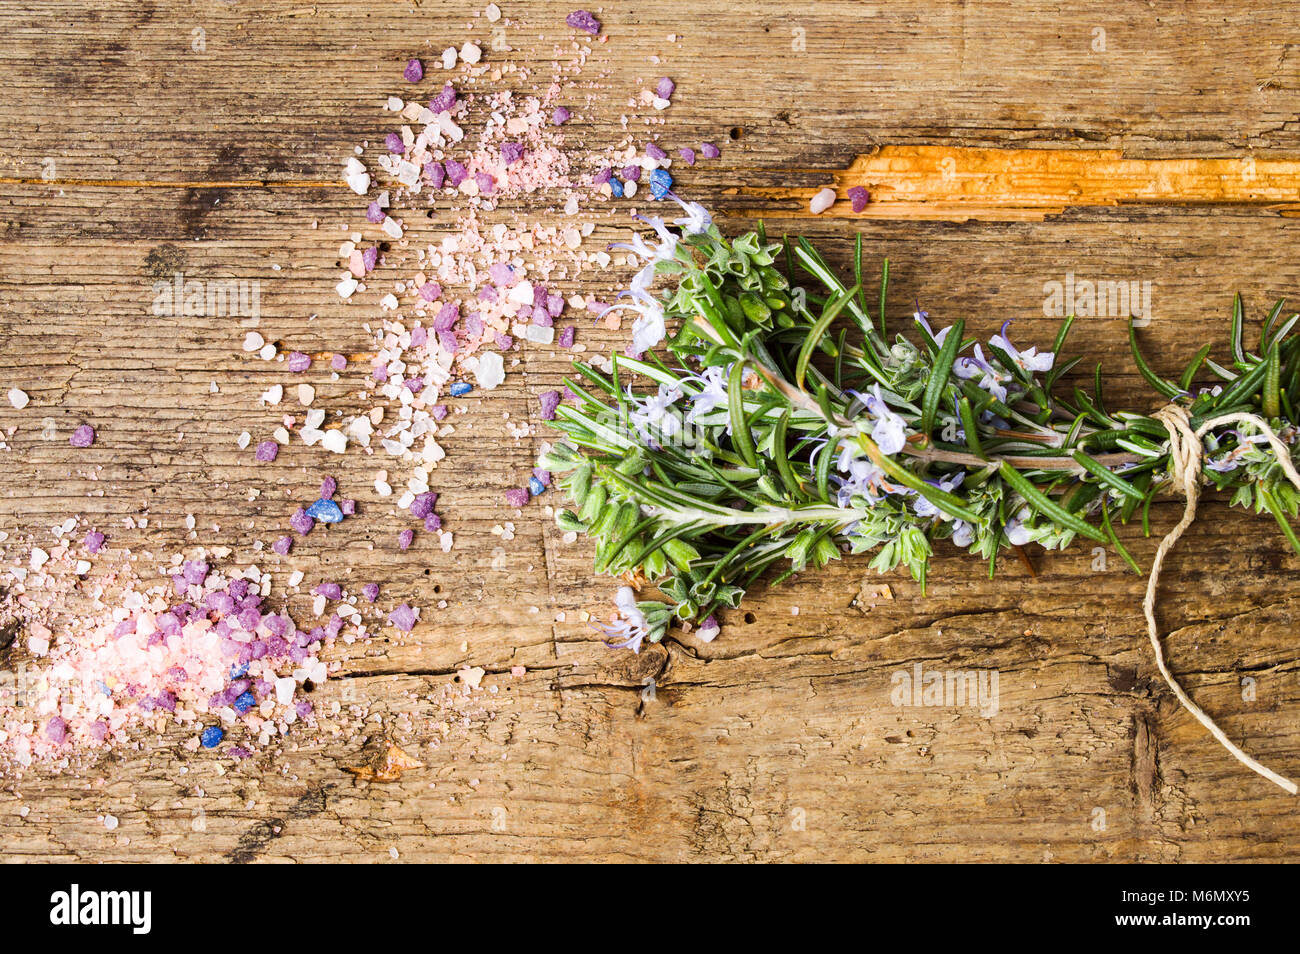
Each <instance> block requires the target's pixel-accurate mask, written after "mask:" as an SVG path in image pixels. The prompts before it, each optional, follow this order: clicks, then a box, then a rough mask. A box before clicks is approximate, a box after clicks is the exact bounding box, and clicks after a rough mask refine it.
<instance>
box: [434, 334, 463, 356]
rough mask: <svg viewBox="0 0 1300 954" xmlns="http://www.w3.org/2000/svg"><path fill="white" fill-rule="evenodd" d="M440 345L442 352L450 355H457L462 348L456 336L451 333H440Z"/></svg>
mask: <svg viewBox="0 0 1300 954" xmlns="http://www.w3.org/2000/svg"><path fill="white" fill-rule="evenodd" d="M438 344H440V345H442V350H443V351H445V352H447V353H448V354H455V353H456V351H457V349H459V348H460V343H459V342H458V341H456V336H455V335H454V334H452V333H451V332H450V331H440V332H438Z"/></svg>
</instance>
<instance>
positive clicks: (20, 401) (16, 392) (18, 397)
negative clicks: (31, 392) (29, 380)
mask: <svg viewBox="0 0 1300 954" xmlns="http://www.w3.org/2000/svg"><path fill="white" fill-rule="evenodd" d="M30 400H31V398H29V397H28V396H27V392H26V391H24V390H22V389H21V388H10V389H9V403H10V404H12V405H13V406H14V407H15V408H17V409H18V410H20V411H21V410H22V409H23V408H25V407H26V406H27V402H28V401H30Z"/></svg>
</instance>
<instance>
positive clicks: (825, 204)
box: [808, 188, 835, 215]
mask: <svg viewBox="0 0 1300 954" xmlns="http://www.w3.org/2000/svg"><path fill="white" fill-rule="evenodd" d="M834 204H835V190H834V189H830V188H827V189H822V190H821V191H820V192H818V193H817V194H816V195H815V196H813V197H812V200H811V201H810V202H809V203H808V209H809V211H811V212H812V214H813V215H821V214H822V213H823V212H825V211H826V210H827V209H829V208H830V207H831V206H832V205H834Z"/></svg>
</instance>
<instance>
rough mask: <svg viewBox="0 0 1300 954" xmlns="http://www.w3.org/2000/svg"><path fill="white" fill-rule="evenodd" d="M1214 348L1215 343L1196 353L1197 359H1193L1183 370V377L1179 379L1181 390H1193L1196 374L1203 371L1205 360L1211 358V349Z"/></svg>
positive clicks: (1203, 347)
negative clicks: (1202, 366)
mask: <svg viewBox="0 0 1300 954" xmlns="http://www.w3.org/2000/svg"><path fill="white" fill-rule="evenodd" d="M1212 347H1213V343H1211V344H1207V345H1204V346H1202V348H1201V350H1200V351H1198V352H1196V357H1194V358H1192V363H1191V364H1189V365H1188V366H1187V367H1186V368H1185V369H1184V370H1183V373H1182V376H1181V377H1179V379H1178V387H1179V388H1180V389H1182V390H1184V391H1189V390H1191V387H1192V381H1193V380H1194V379H1195V377H1196V372H1197V371H1200V370H1201V365H1202V364H1204V363H1205V359H1206V358H1207V357H1208V356H1209V354H1210V348H1212Z"/></svg>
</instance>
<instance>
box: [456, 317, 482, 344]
mask: <svg viewBox="0 0 1300 954" xmlns="http://www.w3.org/2000/svg"><path fill="white" fill-rule="evenodd" d="M461 324H462V325H463V326H464V329H465V334H467V335H469V336H471V337H473V338H477V337H479V336H480V335H482V334H483V319H482V318H480V317H479V316H478V315H477V314H473V315H466V316H465V320H464V321H463V322H462V323H461Z"/></svg>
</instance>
